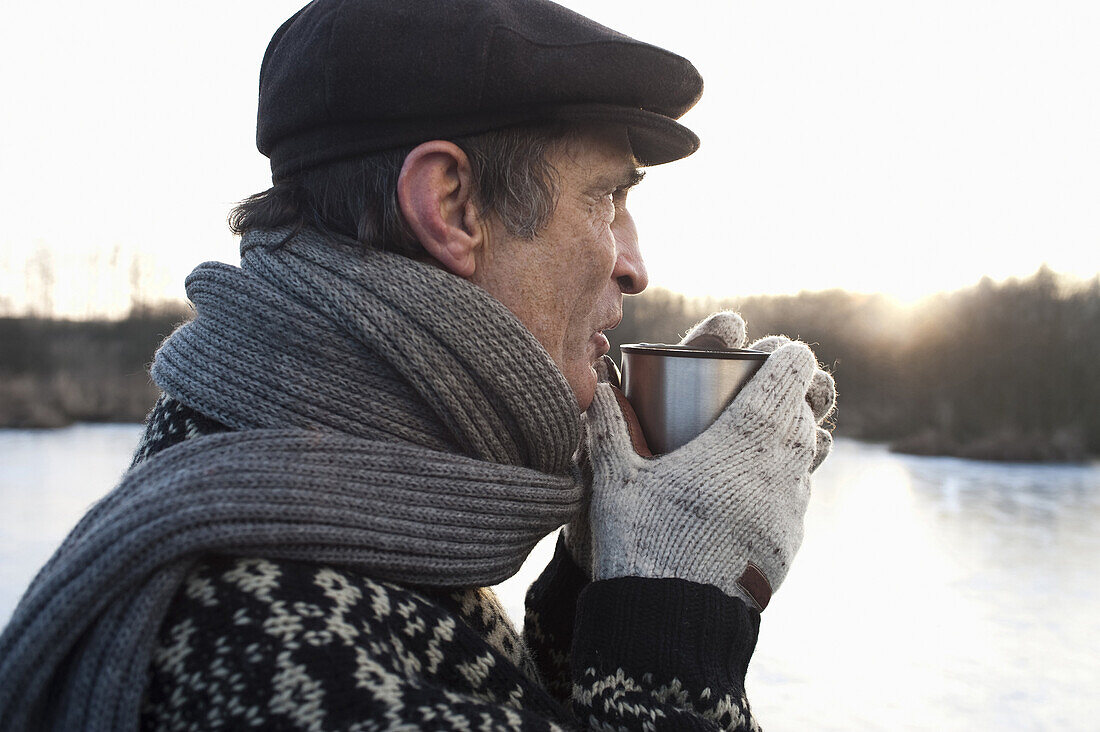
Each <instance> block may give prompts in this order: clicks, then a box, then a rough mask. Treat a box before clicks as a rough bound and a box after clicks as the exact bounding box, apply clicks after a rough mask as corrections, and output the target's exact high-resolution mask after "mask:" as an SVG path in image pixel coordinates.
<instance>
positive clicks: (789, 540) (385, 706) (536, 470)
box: [0, 0, 834, 730]
mask: <svg viewBox="0 0 1100 732" xmlns="http://www.w3.org/2000/svg"><path fill="white" fill-rule="evenodd" d="M260 76H261V83H260V112H259V125H258V136H257V137H258V144H259V148H260V150H261V151H262V152H264V153H265V154H266V155H268V156H269V157H270V159H271V164H272V172H273V182H274V186H273V187H272V188H271V189H270V190H269V191H266V192H264V193H262V194H258V195H256V196H253V197H252V198H251V199H249V200H248V201H246V202H244V203H243V204H242V205H241V206H240V207H238V209H237V210H236V211H235V212H234V214H233V216H232V220H231V223H232V225H233V227H234V228H235V229H236V230H237V231H238V232H239V233H241V234H242V241H241V256H242V262H241V267H240V268H236V267H230V266H227V265H220V264H215V263H207V264H205V265H201V266H200V267H199V268H198V269H196V270H195V272H194V273H192V275H191V276H190V277H189V278H188V283H187V284H188V296H189V297H190V298H191V300H192V301H193V302H194V303H195V307H196V317H195V320H194V321H193V322H191V323H188V324H186V325H184V326H182V327H181V328H180V329H179V330H178V331H177V332H176V333H174V334H173V335H172V336H171V337H170V338H169V339H168V340H167V341H166V342H165V343H164V345H163V346H162V347H161V349H160V350H159V351H158V353H157V356H156V360H155V363H154V366H153V369H152V374H153V378H154V379H155V381H156V382H157V384H158V385H159V386H160V387H161V388H162V390H163V392H164V396H163V397H162V398H161V400H160V401H159V402H158V403H157V405H156V407H155V408H154V410H153V412H152V413H151V414H150V417H149V420H148V424H147V429H146V434H145V437H144V439H143V441H142V444H141V445H140V446H139V449H138V451H137V453H136V455H135V460H134V465H133V467H132V468H131V470H130V471H129V472H128V473H127V475H126V476H125V477H124V479H123V481H122V483H121V484H120V485H119V486H118V488H116V490H115V491H114V492H112V494H111V495H109V496H108V497H107V498H105V499H104V500H103V501H102V502H101V503H99V504H97V505H96V506H95V507H94V508H93V509H92V510H91V511H90V512H89V514H88V515H87V516H86V517H85V518H84V519H83V520H82V521H81V523H80V525H78V526H77V528H76V529H75V530H74V531H73V533H72V534H71V535H70V536H69V538H68V539H66V541H65V543H64V544H63V545H62V547H61V548H60V549H59V550H58V552H57V554H56V555H55V556H54V558H53V559H51V560H50V562H49V563H48V564H47V565H46V567H45V568H44V569H43V570H42V572H41V573H40V575H39V576H38V577H37V578H36V580H35V582H34V583H33V584H32V586H31V588H30V589H29V590H28V593H27V595H26V596H25V597H24V599H23V601H22V602H21V604H20V607H19V608H18V609H17V611H16V613H15V615H14V616H13V618H12V621H11V623H10V624H9V626H8V628H7V629H6V630H5V633H4V635H3V636H2V637H0V658H2V660H0V726H2V727H3V728H4V729H13V730H17V729H28V728H41V727H50V728H55V729H103V730H107V729H111V730H117V729H133V728H135V727H138V726H140V727H142V728H148V729H218V728H233V729H237V728H260V729H348V730H353V729H354V730H368V729H473V728H478V729H527V728H531V729H565V728H571V727H593V728H624V729H651V728H692V729H695V728H702V729H707V728H726V729H750V728H755V726H756V724H755V721H754V720H753V718H752V716H751V714H750V712H749V707H748V703H747V701H746V698H745V694H744V675H745V669H746V666H747V663H748V659H749V657H750V656H751V653H752V649H753V647H754V645H755V639H756V633H757V628H758V623H759V618H760V615H759V612H760V610H762V609H763V607H764V606H765V605H766V604H767V602H768V599H769V597H770V593H771V591H772V590H773V589H774V588H775V587H777V586H778V584H779V583H780V582H781V581H782V579H783V577H784V576H785V574H786V571H787V567H788V564H789V561H790V559H791V557H792V556H793V553H794V551H795V550H796V549H797V547H798V544H799V542H800V539H801V524H802V516H803V513H804V510H805V505H806V501H807V500H808V493H809V475H810V472H812V470H813V469H814V468H815V467H816V466H817V464H819V463H820V461H821V460H822V459H823V458H824V456H825V454H826V453H827V452H828V448H829V441H828V435H827V434H826V433H824V432H823V431H821V430H820V428H819V427H818V426H817V424H818V423H820V421H821V420H822V419H823V418H824V417H825V415H826V413H827V412H828V411H829V410H830V409H831V407H832V403H833V398H834V391H833V387H832V382H831V380H830V379H829V377H828V376H827V375H826V374H824V372H821V371H820V370H819V369H817V366H816V362H815V360H814V358H813V355H812V354H811V353H810V351H809V349H808V348H806V346H805V345H803V344H799V343H790V342H788V341H787V340H786V339H783V338H769V339H765V340H764V341H761V342H758V343H757V344H756V346H757V347H759V348H762V349H765V350H769V351H772V354H771V356H770V357H769V359H768V361H767V362H766V363H765V364H764V365H763V367H762V368H761V370H760V371H759V372H758V374H757V375H756V376H755V377H754V378H753V380H752V381H751V382H750V383H749V384H748V385H747V386H746V387H745V389H744V390H743V391H742V393H741V394H740V395H739V396H738V398H737V399H736V400H735V401H734V403H733V404H732V405H731V406H730V407H729V408H728V409H727V410H726V412H725V413H724V414H723V415H722V417H721V418H720V419H719V420H718V422H716V423H715V425H713V426H712V427H711V428H709V429H708V430H707V431H706V432H705V433H704V434H703V435H701V436H700V437H699V438H697V439H696V440H695V441H693V442H691V443H690V444H689V445H686V446H685V447H684V448H682V449H680V450H677V451H676V452H674V453H671V454H669V455H665V456H660V457H657V458H653V457H651V456H650V457H643V456H642V455H646V454H647V450H646V448H645V445H644V441H643V440H641V439H640V438H639V434H638V430H637V428H636V423H635V422H634V421H633V420H632V412H631V410H630V408H629V405H626V404H625V403H624V402H622V401H621V395H619V394H617V393H616V391H615V390H614V389H613V387H612V386H611V385H610V384H608V383H600V382H601V381H602V380H603V379H604V377H606V378H609V379H613V376H614V375H613V373H612V374H609V373H608V369H607V367H606V366H605V365H604V362H603V361H602V357H603V356H604V354H606V352H607V350H608V345H607V340H606V338H605V337H604V336H603V333H602V332H603V331H604V330H607V329H609V328H613V327H614V326H615V325H616V324H617V322H618V320H619V319H620V317H621V303H622V297H623V296H624V295H626V294H633V293H637V292H640V291H641V290H642V289H644V288H645V286H646V283H647V275H646V270H645V266H644V264H643V262H642V259H641V256H640V254H639V251H638V240H637V232H636V231H635V228H634V224H633V221H632V220H631V218H630V215H629V213H628V211H627V208H626V201H627V193H628V191H629V189H630V187H631V186H632V185H634V184H635V183H636V182H637V181H638V180H639V179H640V173H639V172H638V170H637V169H636V168H637V166H639V165H652V164H659V163H664V162H668V161H671V160H674V159H676V158H679V157H683V156H685V155H687V154H690V153H691V152H693V151H694V150H695V148H696V147H697V140H696V139H695V137H694V135H692V134H691V133H690V132H688V131H687V130H686V129H684V128H683V127H681V126H680V125H679V124H678V123H677V122H676V121H675V119H676V118H677V117H679V116H680V115H681V114H683V112H685V111H686V110H687V109H688V108H689V107H690V106H691V105H692V104H694V102H695V101H696V99H697V98H698V96H699V94H700V92H701V89H702V83H701V80H700V79H699V77H698V74H697V73H696V72H695V70H694V68H693V67H691V65H690V64H689V63H688V62H687V61H685V60H684V59H682V58H680V57H678V56H674V55H672V54H669V53H668V52H666V51H662V50H660V49H656V48H654V47H651V46H647V45H645V44H642V43H639V42H637V41H634V40H632V39H629V38H626V37H624V36H622V35H620V34H617V33H615V32H613V31H610V30H608V29H606V28H603V27H601V26H598V25H596V24H594V23H592V22H591V21H588V20H587V19H585V18H582V17H580V16H577V15H576V14H574V13H571V12H569V11H566V10H564V9H562V8H560V7H558V6H556V5H553V4H552V3H549V2H546V1H545V0H525V1H520V0H453V1H452V2H438V1H437V0H404V1H403V2H395V1H393V0H373V1H368V0H357V1H349V0H344V1H341V0H318V1H317V2H314V3H312V4H310V5H309V6H307V7H306V8H304V9H303V10H302V11H300V12H299V13H298V14H297V15H295V16H294V17H293V18H291V19H290V20H289V21H287V23H285V24H284V25H283V26H282V27H281V28H280V29H279V31H278V32H277V33H276V34H275V37H274V38H273V39H272V42H271V45H270V46H269V48H268V52H267V54H266V56H265V59H264V63H263V66H262V69H261V75H260ZM688 339H689V340H692V341H695V339H700V341H699V342H707V343H709V344H712V345H713V344H715V343H716V342H717V343H718V344H719V345H727V346H734V347H736V346H741V345H742V344H743V341H744V324H743V323H742V322H741V320H740V318H738V317H737V316H735V315H733V314H729V313H721V314H718V315H716V316H713V317H712V318H710V319H708V320H707V321H704V323H702V324H700V325H699V326H697V327H696V328H695V329H693V331H692V332H691V333H689V334H688ZM582 412H583V413H584V417H583V430H582ZM589 496H590V500H589ZM586 508H587V511H586V510H585V509H586ZM563 524H568V525H567V527H566V530H565V532H564V533H563V537H564V538H563V540H562V541H561V542H559V547H558V552H557V554H556V556H555V557H554V559H553V561H552V562H551V564H550V565H549V566H548V567H547V569H546V571H545V572H544V574H543V575H542V576H541V577H540V579H539V580H538V581H537V582H536V583H535V584H534V585H533V586H532V588H531V590H530V592H529V594H528V598H527V606H528V614H527V619H526V622H525V626H524V637H523V638H520V637H519V636H518V635H517V634H516V632H515V630H514V628H513V626H512V625H511V623H510V621H509V620H508V619H507V618H506V617H505V615H504V613H503V611H502V610H501V608H500V605H499V603H497V602H496V600H495V598H494V597H493V595H492V593H491V591H489V590H488V589H486V586H487V585H490V584H493V583H495V582H498V581H500V580H502V579H504V578H505V577H507V576H510V575H511V574H513V573H514V572H515V571H516V570H517V569H518V568H519V566H520V564H521V563H522V561H523V559H524V558H525V557H526V556H527V554H528V552H529V551H530V549H531V548H532V546H533V545H534V544H535V543H536V542H537V541H538V540H539V539H540V538H542V537H543V536H545V535H546V534H548V533H550V532H551V531H553V530H554V529H556V528H558V527H559V526H561V525H563Z"/></svg>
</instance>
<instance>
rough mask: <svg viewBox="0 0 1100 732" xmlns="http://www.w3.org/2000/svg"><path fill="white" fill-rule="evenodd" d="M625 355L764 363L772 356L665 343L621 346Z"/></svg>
mask: <svg viewBox="0 0 1100 732" xmlns="http://www.w3.org/2000/svg"><path fill="white" fill-rule="evenodd" d="M619 350H620V351H623V352H624V353H632V354H638V355H651V356H668V357H671V358H710V359H725V360H736V361H764V360H766V359H767V358H768V356H769V355H770V354H769V353H768V352H767V351H757V350H755V349H752V348H697V347H695V346H674V345H668V344H664V343H624V344H623V345H621V346H619Z"/></svg>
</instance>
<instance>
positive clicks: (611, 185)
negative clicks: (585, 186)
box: [596, 166, 645, 191]
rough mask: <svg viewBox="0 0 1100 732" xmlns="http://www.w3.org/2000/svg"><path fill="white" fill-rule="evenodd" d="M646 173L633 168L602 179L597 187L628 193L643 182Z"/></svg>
mask: <svg viewBox="0 0 1100 732" xmlns="http://www.w3.org/2000/svg"><path fill="white" fill-rule="evenodd" d="M642 178H645V171H644V170H641V169H639V168H635V167H633V166H631V167H629V168H624V169H622V170H620V171H618V172H616V173H611V174H608V175H607V176H605V177H602V178H600V180H599V181H597V183H596V187H597V188H599V189H601V190H611V189H614V190H616V191H627V190H630V189H631V188H633V187H634V186H636V185H638V184H639V183H641V182H642Z"/></svg>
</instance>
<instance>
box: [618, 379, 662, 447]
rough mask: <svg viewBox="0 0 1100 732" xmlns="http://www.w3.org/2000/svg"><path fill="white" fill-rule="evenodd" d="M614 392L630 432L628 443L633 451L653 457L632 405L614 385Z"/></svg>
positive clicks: (627, 429)
mask: <svg viewBox="0 0 1100 732" xmlns="http://www.w3.org/2000/svg"><path fill="white" fill-rule="evenodd" d="M611 391H612V392H614V394H615V401H617V402H618V403H619V410H620V411H621V412H622V413H623V421H624V422H626V431H627V432H629V433H630V444H631V445H633V446H634V452H636V453H638V454H639V455H641V456H642V457H647V458H648V457H653V452H652V451H651V450H650V449H649V444H648V443H647V442H646V440H645V433H643V432H642V425H641V423H640V422H638V415H636V414H635V413H634V407H632V406H630V402H628V401H627V400H626V396H625V395H624V394H623V393H622V392H621V391H619V390H618V388H616V387H614V386H613V387H611Z"/></svg>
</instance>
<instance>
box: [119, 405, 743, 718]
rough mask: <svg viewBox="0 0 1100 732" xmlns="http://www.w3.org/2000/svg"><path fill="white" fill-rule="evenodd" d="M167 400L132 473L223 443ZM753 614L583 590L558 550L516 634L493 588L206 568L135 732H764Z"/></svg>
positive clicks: (611, 588) (681, 585) (689, 596)
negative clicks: (156, 457) (753, 708)
mask: <svg viewBox="0 0 1100 732" xmlns="http://www.w3.org/2000/svg"><path fill="white" fill-rule="evenodd" d="M226 429H228V428H226V427H225V426H224V425H220V424H219V423H217V422H215V421H213V420H210V419H208V418H206V417H204V416H202V415H200V414H198V413H196V412H195V411H194V410H192V409H189V408H188V407H186V406H184V405H181V404H180V403H179V402H177V401H175V400H173V399H170V398H167V397H162V398H161V400H160V401H159V402H158V403H157V405H156V407H155V408H154V409H153V411H152V413H151V414H150V416H149V419H148V421H147V428H146V432H145V435H144V437H143V439H142V442H141V444H140V445H139V447H138V449H137V451H136V453H135V457H134V461H135V463H138V462H141V461H142V460H144V459H145V458H147V457H148V456H150V455H152V454H155V453H156V452H158V451H159V450H163V449H166V448H167V447H170V446H171V445H173V444H177V443H179V442H182V441H184V440H186V439H188V438H190V437H195V436H199V435H203V434H211V433H213V432H217V431H223V430H226ZM758 625H759V614H757V613H756V612H755V611H752V610H749V609H748V608H747V607H746V606H745V605H744V603H742V602H740V601H739V600H735V599H733V598H730V597H728V596H727V595H725V594H723V593H722V592H720V591H719V590H717V589H716V588H714V587H711V586H707V585H699V584H695V583H691V582H685V581H682V580H654V579H640V578H622V579H615V580H608V581H603V582H596V583H589V582H588V581H587V578H586V577H585V576H584V574H583V573H582V572H581V570H580V569H579V568H578V567H577V566H576V565H575V564H574V563H573V562H572V560H571V559H570V558H569V555H568V552H566V551H564V549H563V547H562V545H561V543H560V542H559V546H558V551H557V553H556V554H555V556H554V559H553V560H552V561H551V562H550V564H549V566H548V567H547V569H546V571H545V572H544V573H543V574H542V576H541V577H540V578H539V579H538V580H537V581H536V582H535V583H534V584H533V585H532V586H531V589H530V590H529V592H528V595H527V615H526V622H525V625H524V635H523V637H520V636H519V635H518V634H517V633H516V631H515V629H514V626H513V625H512V623H511V622H510V621H509V619H508V618H507V616H506V614H505V612H504V610H503V608H502V607H501V605H500V603H499V602H498V600H497V598H496V596H495V595H494V593H493V592H492V590H490V589H489V588H470V589H464V590H458V591H454V590H439V589H432V588H423V587H421V588H416V587H408V586H402V585H398V584H394V583H390V582H381V581H376V580H373V579H371V578H369V577H366V576H363V575H362V574H359V573H356V572H353V571H348V570H346V569H342V568H339V567H331V566H320V565H316V564H310V563H305V562H293V561H277V562H276V561H270V560H266V559H263V558H234V557H222V556H211V557H208V558H206V559H205V561H202V562H200V563H199V565H198V566H197V567H196V568H195V569H194V570H193V571H192V572H191V574H190V576H189V577H188V578H187V580H186V582H185V583H184V585H183V586H182V587H181V588H180V590H179V592H178V594H177V596H176V597H175V599H174V600H173V602H172V604H171V606H170V608H169V611H168V614H167V617H166V618H165V621H164V623H163V625H162V626H161V629H160V632H159V637H158V642H157V647H156V649H155V651H154V655H153V662H152V669H151V680H150V684H149V687H148V689H147V692H146V696H145V702H144V706H143V714H142V728H143V729H146V730H215V729H265V730H266V729H275V730H281V729H287V730H330V729H339V730H384V729H405V730H419V729H444V730H451V729H456V730H457V729H468V730H475V729H477V730H480V729H492V730H512V729H524V730H526V729H532V730H535V729H538V730H543V729H574V728H592V729H627V730H633V729H639V730H640V729H654V730H661V729H727V730H749V729H759V728H758V727H757V725H756V723H755V721H754V720H753V718H752V716H751V714H750V711H749V706H748V703H747V701H746V699H745V694H744V678H745V670H746V667H747V664H748V661H749V657H750V656H751V654H752V651H753V648H754V646H755V642H756V635H757V630H758Z"/></svg>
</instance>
